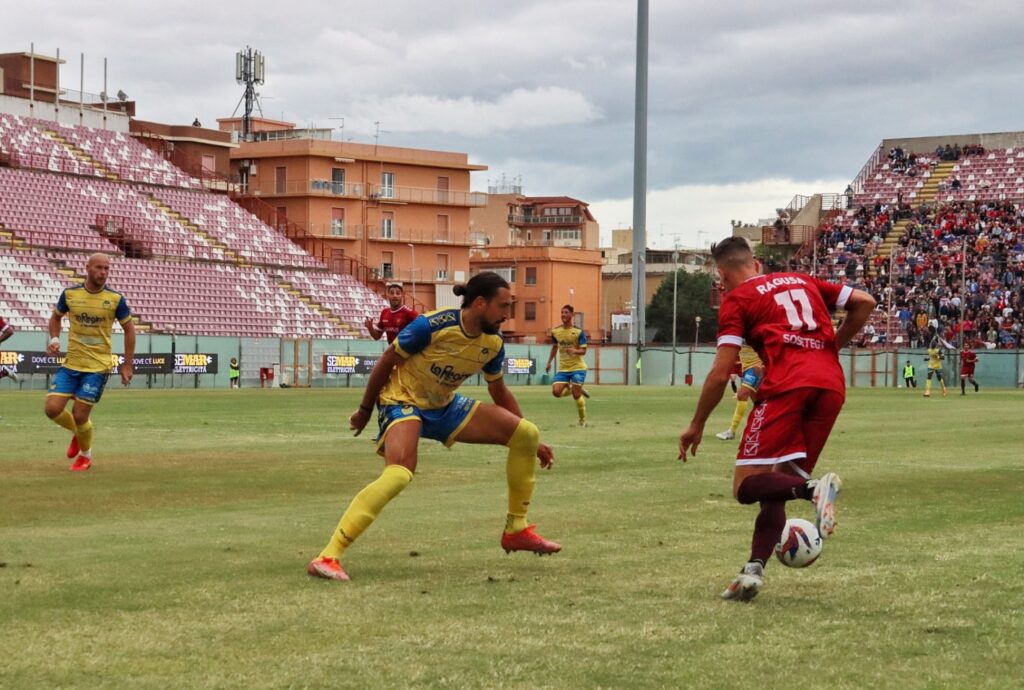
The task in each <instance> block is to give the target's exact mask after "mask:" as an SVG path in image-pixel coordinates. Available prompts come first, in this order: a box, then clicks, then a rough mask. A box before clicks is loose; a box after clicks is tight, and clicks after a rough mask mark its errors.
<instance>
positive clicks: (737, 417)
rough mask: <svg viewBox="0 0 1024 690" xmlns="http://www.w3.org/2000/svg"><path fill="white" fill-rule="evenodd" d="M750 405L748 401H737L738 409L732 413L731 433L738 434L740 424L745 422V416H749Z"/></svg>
mask: <svg viewBox="0 0 1024 690" xmlns="http://www.w3.org/2000/svg"><path fill="white" fill-rule="evenodd" d="M749 406H750V403H749V402H748V401H746V400H737V401H736V409H735V410H734V411H733V413H732V424H730V425H729V431H731V432H732V433H734V434H735V433H736V430H737V429H739V428H740V423H741V422H742V421H743V416H744V415H746V414H747V407H749Z"/></svg>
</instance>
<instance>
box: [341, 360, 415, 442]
mask: <svg viewBox="0 0 1024 690" xmlns="http://www.w3.org/2000/svg"><path fill="white" fill-rule="evenodd" d="M401 361H402V358H401V356H400V355H399V354H398V353H397V352H395V348H393V347H389V348H388V349H387V350H385V351H384V355H383V356H381V358H380V359H378V360H377V364H376V365H374V367H373V371H371V372H370V379H369V380H368V381H367V382H366V390H365V391H363V399H362V401H360V403H359V409H358V410H356V411H355V412H353V413H352V416H351V417H349V418H348V424H349V429H352V430H353V431H355V432H356V433H355V435H356V436H358V435H359V434H361V433H362V432H363V428H364V427H365V426H366V423H367V422H369V421H370V415H371V414H372V413H373V406H374V405H376V404H377V396H379V395H380V391H381V389H383V388H384V384H385V383H387V382H388V377H389V376H391V370H392V369H394V368H395V365H397V364H398V363H399V362H401Z"/></svg>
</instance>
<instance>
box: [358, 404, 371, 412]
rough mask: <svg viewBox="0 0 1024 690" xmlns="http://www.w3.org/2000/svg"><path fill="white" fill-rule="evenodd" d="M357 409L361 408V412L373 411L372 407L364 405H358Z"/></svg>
mask: <svg viewBox="0 0 1024 690" xmlns="http://www.w3.org/2000/svg"><path fill="white" fill-rule="evenodd" d="M359 409H360V410H362V411H363V412H373V408H372V407H366V406H365V405H360V406H359Z"/></svg>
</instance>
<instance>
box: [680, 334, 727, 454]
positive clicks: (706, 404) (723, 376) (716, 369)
mask: <svg viewBox="0 0 1024 690" xmlns="http://www.w3.org/2000/svg"><path fill="white" fill-rule="evenodd" d="M738 352H739V347H737V346H735V345H719V346H718V352H717V353H715V361H714V362H713V363H712V364H711V371H710V372H708V376H707V378H706V379H704V386H703V387H702V388H701V389H700V399H699V400H698V401H697V411H696V412H694V413H693V419H692V420H691V421H690V426H688V427H687V428H686V429H684V430H683V433H682V434H680V435H679V459H680V460H682V461H683V462H686V453H687V451H689V452H690V454H691V455H693V456H696V455H697V447H698V446H700V442H701V439H702V438H703V436H704V424H705V423H707V421H708V417H710V416H711V413H712V412H714V410H715V408H716V407H717V406H718V403H719V402H721V400H722V394H723V393H725V386H726V384H728V383H729V377H730V375H731V373H732V365H733V363H734V362H735V361H736V354H737V353H738Z"/></svg>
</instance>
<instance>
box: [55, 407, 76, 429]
mask: <svg viewBox="0 0 1024 690" xmlns="http://www.w3.org/2000/svg"><path fill="white" fill-rule="evenodd" d="M53 421H54V422H55V423H56V424H57V425H59V426H62V427H64V428H65V429H67V430H68V431H70V432H71V433H73V434H74V433H77V429H76V427H75V418H74V417H72V416H71V413H70V412H68V411H67V410H61V411H60V414H59V415H57V416H56V417H54V418H53Z"/></svg>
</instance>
